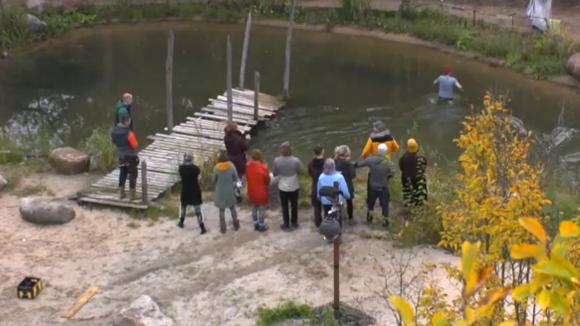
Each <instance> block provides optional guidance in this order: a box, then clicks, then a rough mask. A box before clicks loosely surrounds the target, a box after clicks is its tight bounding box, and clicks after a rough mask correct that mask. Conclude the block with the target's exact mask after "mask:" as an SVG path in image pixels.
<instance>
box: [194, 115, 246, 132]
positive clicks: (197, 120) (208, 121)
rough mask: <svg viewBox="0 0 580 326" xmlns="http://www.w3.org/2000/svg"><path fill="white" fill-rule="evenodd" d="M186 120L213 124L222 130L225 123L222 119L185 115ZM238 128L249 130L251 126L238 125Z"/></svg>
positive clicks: (208, 124)
mask: <svg viewBox="0 0 580 326" xmlns="http://www.w3.org/2000/svg"><path fill="white" fill-rule="evenodd" d="M186 119H187V122H193V123H194V124H201V125H204V126H205V125H207V126H214V127H215V128H216V129H220V130H222V131H223V130H224V128H225V127H226V123H225V122H223V121H213V120H207V119H204V118H196V117H187V118H186ZM238 129H239V130H240V131H251V130H252V127H250V126H238Z"/></svg>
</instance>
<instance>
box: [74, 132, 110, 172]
mask: <svg viewBox="0 0 580 326" xmlns="http://www.w3.org/2000/svg"><path fill="white" fill-rule="evenodd" d="M81 149H82V150H83V151H84V152H86V153H87V154H89V155H90V156H91V160H92V161H93V162H94V164H95V167H96V168H97V169H98V170H99V171H101V172H108V171H110V170H113V169H114V168H115V167H116V166H117V163H118V162H117V152H116V150H115V146H114V145H113V143H112V141H111V133H110V129H108V128H97V129H95V130H93V132H92V133H91V135H90V136H89V137H88V138H87V139H85V140H84V141H83V142H82V144H81Z"/></svg>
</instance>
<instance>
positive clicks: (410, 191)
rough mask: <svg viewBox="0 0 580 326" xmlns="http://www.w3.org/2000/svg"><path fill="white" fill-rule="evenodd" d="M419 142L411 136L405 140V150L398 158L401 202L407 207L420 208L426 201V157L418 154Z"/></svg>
mask: <svg viewBox="0 0 580 326" xmlns="http://www.w3.org/2000/svg"><path fill="white" fill-rule="evenodd" d="M418 151H419V144H418V143H417V141H416V140H415V139H413V138H410V139H409V140H408V141H407V152H406V153H405V154H404V155H403V157H401V159H400V160H399V168H400V169H401V184H402V189H403V202H404V203H405V206H406V207H407V208H412V207H414V208H421V207H423V204H424V203H425V202H426V201H427V176H426V174H425V172H426V170H427V159H426V158H425V157H424V156H422V155H419V154H418V153H417V152H418Z"/></svg>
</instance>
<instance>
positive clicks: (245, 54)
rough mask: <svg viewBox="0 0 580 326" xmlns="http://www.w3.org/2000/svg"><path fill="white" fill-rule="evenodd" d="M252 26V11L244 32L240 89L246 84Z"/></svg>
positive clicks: (249, 13)
mask: <svg viewBox="0 0 580 326" xmlns="http://www.w3.org/2000/svg"><path fill="white" fill-rule="evenodd" d="M251 26H252V10H250V11H249V12H248V20H247V21H246V31H245V32H244V47H243V49H242V63H241V64H240V80H239V82H240V85H239V86H240V89H244V82H245V77H246V61H247V60H248V48H249V45H250V28H251Z"/></svg>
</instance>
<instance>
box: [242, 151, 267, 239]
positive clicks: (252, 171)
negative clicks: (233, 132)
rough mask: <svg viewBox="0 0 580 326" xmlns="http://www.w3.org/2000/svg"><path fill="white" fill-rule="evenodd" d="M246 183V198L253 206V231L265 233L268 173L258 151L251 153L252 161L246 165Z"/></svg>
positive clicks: (262, 157) (262, 156)
mask: <svg viewBox="0 0 580 326" xmlns="http://www.w3.org/2000/svg"><path fill="white" fill-rule="evenodd" d="M246 182H247V184H248V198H249V199H250V201H251V202H252V206H253V207H252V219H253V220H254V230H256V231H259V232H265V231H267V230H268V225H266V223H265V222H264V214H265V213H266V207H267V206H268V198H269V191H268V188H269V186H270V171H269V170H268V166H267V165H266V163H264V155H263V154H262V151H260V150H259V149H255V150H254V151H252V159H251V160H250V161H249V162H248V164H246Z"/></svg>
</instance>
